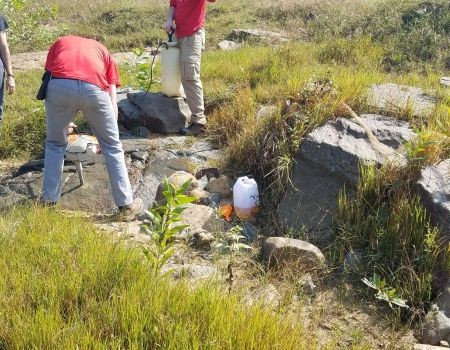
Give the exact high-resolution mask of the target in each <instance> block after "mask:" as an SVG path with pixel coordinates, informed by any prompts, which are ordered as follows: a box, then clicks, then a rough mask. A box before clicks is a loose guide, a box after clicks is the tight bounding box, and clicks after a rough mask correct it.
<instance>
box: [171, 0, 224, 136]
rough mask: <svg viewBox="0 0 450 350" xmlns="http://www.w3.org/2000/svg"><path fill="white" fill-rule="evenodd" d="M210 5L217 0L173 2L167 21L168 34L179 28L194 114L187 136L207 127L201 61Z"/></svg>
mask: <svg viewBox="0 0 450 350" xmlns="http://www.w3.org/2000/svg"><path fill="white" fill-rule="evenodd" d="M207 1H208V2H215V1H216V0H170V7H169V12H168V15H167V21H166V23H165V24H164V26H163V28H164V29H165V30H166V32H170V31H171V28H174V27H175V28H176V30H175V35H176V37H177V42H178V44H177V45H178V48H179V49H180V51H181V82H182V84H183V89H184V92H185V94H186V102H187V104H188V106H189V109H190V110H191V114H192V115H191V121H190V124H189V126H188V127H187V128H183V129H181V133H182V134H183V135H198V134H200V133H202V132H203V131H204V129H205V126H206V117H205V107H204V103H203V86H202V82H201V80H200V61H201V56H202V50H203V49H204V46H205V30H204V28H203V27H204V25H205V13H206V2H207ZM174 21H175V25H174Z"/></svg>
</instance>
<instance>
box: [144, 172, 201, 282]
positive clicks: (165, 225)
mask: <svg viewBox="0 0 450 350" xmlns="http://www.w3.org/2000/svg"><path fill="white" fill-rule="evenodd" d="M190 184H191V180H188V181H186V182H185V183H183V184H182V185H181V186H180V187H178V188H177V187H175V186H174V185H173V184H171V183H170V182H169V181H168V180H167V178H164V180H163V196H164V198H165V200H166V203H165V205H161V206H158V207H155V208H153V209H150V210H146V214H147V216H148V218H149V219H150V222H151V224H150V225H143V228H144V231H145V233H146V234H147V235H149V236H150V238H151V242H150V243H149V244H148V245H145V246H143V247H142V248H143V251H144V255H145V257H146V258H147V260H148V261H149V262H150V265H151V267H152V271H153V273H154V274H155V275H158V274H159V273H160V271H161V268H162V267H163V265H164V264H165V263H166V262H167V260H168V259H169V258H170V257H171V256H172V255H173V253H174V252H175V249H174V237H175V235H177V234H178V233H180V232H181V231H183V230H185V229H186V228H188V227H189V225H185V224H180V222H181V220H182V219H181V213H182V212H183V211H184V210H185V209H186V204H188V203H192V202H193V201H195V200H196V198H195V197H191V196H187V195H186V194H185V193H186V192H187V190H188V188H189V186H190Z"/></svg>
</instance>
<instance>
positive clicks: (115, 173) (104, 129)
mask: <svg viewBox="0 0 450 350" xmlns="http://www.w3.org/2000/svg"><path fill="white" fill-rule="evenodd" d="M45 69H46V70H47V71H49V72H50V73H51V80H50V82H49V83H48V88H47V94H46V98H45V114H46V122H47V140H46V142H45V146H46V147H45V171H44V189H43V195H42V200H43V202H44V203H47V204H55V203H57V202H58V201H59V199H60V197H61V177H62V170H63V163H64V153H65V150H66V146H67V134H66V130H67V128H68V126H69V124H70V123H71V122H72V121H73V119H74V118H75V116H76V114H77V113H78V112H79V111H81V112H82V113H83V114H84V116H85V117H86V119H87V121H88V122H89V125H90V127H91V129H92V131H93V132H94V134H95V136H96V137H97V140H98V142H99V144H100V147H101V149H102V152H103V154H104V156H105V163H106V168H107V170H108V175H109V180H110V184H111V190H112V195H113V198H114V202H115V203H116V205H117V206H118V207H119V211H120V212H122V213H124V214H126V217H130V218H131V217H132V216H134V215H136V214H138V213H140V212H141V210H142V206H143V205H142V200H141V199H140V198H137V199H135V200H133V192H132V189H131V185H130V181H129V178H128V172H127V168H126V166H125V158H124V152H123V148H122V143H121V142H120V140H119V129H118V125H117V115H118V112H117V98H116V87H117V86H120V81H119V75H118V72H117V67H116V64H115V62H114V60H113V58H112V57H111V55H110V54H109V52H108V50H107V49H106V47H104V46H103V45H102V44H100V43H99V42H97V41H95V40H92V39H86V38H82V37H79V36H73V35H68V36H64V37H62V38H60V39H58V40H57V41H56V42H55V43H54V44H53V45H52V47H51V48H50V50H49V52H48V55H47V62H46V63H45Z"/></svg>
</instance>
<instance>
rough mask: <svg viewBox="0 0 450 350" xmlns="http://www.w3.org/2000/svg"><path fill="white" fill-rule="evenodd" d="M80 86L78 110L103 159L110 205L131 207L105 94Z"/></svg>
mask: <svg viewBox="0 0 450 350" xmlns="http://www.w3.org/2000/svg"><path fill="white" fill-rule="evenodd" d="M81 86H82V89H81V111H82V112H83V114H84V116H85V117H86V119H87V120H88V122H89V125H90V127H91V129H92V131H93V132H94V134H95V136H96V137H97V140H98V142H99V144H100V147H101V149H102V152H103V155H104V156H105V163H106V169H107V170H108V176H109V182H110V184H111V191H112V195H113V198H114V202H115V203H116V205H117V206H119V207H120V206H123V205H128V204H131V203H133V191H132V188H131V184H130V180H129V178H128V171H127V168H126V165H125V156H124V152H123V148H122V143H121V142H120V140H119V128H118V125H117V120H116V117H115V115H114V110H113V106H112V103H111V99H110V97H109V94H108V93H107V92H106V91H103V90H102V89H100V88H99V87H97V86H95V85H93V84H90V83H86V82H82V83H81Z"/></svg>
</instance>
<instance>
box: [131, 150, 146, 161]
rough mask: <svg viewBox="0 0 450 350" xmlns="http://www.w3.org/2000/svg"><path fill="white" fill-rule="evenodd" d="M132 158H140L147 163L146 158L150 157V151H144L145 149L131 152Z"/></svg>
mask: <svg viewBox="0 0 450 350" xmlns="http://www.w3.org/2000/svg"><path fill="white" fill-rule="evenodd" d="M131 158H132V159H136V160H140V161H141V162H143V163H145V162H146V160H147V159H148V152H143V151H137V152H133V153H131Z"/></svg>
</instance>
